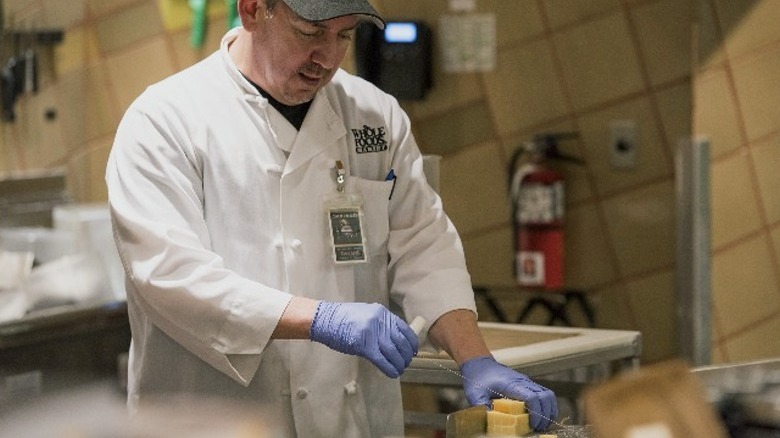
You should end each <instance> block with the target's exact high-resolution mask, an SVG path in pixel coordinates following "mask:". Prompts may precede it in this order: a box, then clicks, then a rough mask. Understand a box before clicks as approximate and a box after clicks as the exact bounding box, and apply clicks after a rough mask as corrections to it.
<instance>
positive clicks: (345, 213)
mask: <svg viewBox="0 0 780 438" xmlns="http://www.w3.org/2000/svg"><path fill="white" fill-rule="evenodd" d="M325 212H326V215H327V220H328V228H329V229H330V243H331V247H332V249H333V260H334V262H336V263H338V264H348V263H365V262H366V261H367V257H366V239H365V233H364V231H365V230H364V228H363V199H362V197H360V196H359V195H356V194H343V193H342V194H338V195H333V196H330V197H328V198H327V199H326V200H325Z"/></svg>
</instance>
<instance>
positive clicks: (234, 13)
mask: <svg viewBox="0 0 780 438" xmlns="http://www.w3.org/2000/svg"><path fill="white" fill-rule="evenodd" d="M225 3H226V4H227V25H228V29H232V28H234V27H236V26H241V19H240V18H239V17H238V10H237V9H236V4H237V3H238V0H225Z"/></svg>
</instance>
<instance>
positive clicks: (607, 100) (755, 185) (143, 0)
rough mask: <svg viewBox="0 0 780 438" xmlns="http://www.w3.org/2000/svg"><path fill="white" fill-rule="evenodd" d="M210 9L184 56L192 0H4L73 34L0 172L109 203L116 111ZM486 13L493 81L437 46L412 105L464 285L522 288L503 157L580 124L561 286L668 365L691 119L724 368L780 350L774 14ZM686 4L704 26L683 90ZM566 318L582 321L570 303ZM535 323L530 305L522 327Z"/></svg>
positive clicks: (32, 99)
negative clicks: (455, 236)
mask: <svg viewBox="0 0 780 438" xmlns="http://www.w3.org/2000/svg"><path fill="white" fill-rule="evenodd" d="M210 1H211V3H210V4H211V7H212V10H211V13H210V14H209V16H210V22H209V26H210V27H209V31H208V34H207V37H206V44H205V47H204V48H203V49H201V50H195V49H193V48H191V47H190V46H189V40H188V38H189V30H188V29H187V22H188V21H187V17H186V16H183V15H182V14H186V13H187V10H186V7H183V6H182V5H183V4H184V3H185V2H184V1H183V0H84V1H81V2H78V3H69V4H74V5H76V6H77V7H75V8H74V9H68V10H67V13H66V12H65V11H63V12H56V11H57V4H58V3H57V2H52V1H50V0H48V1H45V0H25V1H21V0H7V1H6V3H13V4H14V5H13V6H12V8H14V9H13V10H14V11H15V12H14V14H12V16H7V17H6V21H7V22H8V23H9V24H12V25H13V24H14V23H17V22H15V21H14V20H17V19H18V20H22V19H24V20H26V21H24V22H27V21H29V20H31V18H30V17H35V16H36V14H37V15H41V16H43V15H45V16H46V17H47V18H46V20H48V22H52V20H54V19H53V18H52V17H55V18H56V17H58V16H61V17H62V18H61V20H62V23H61V24H60V25H62V26H63V27H65V28H66V30H67V32H66V37H65V41H64V42H63V43H62V44H60V45H58V46H57V47H55V48H54V49H52V50H50V53H49V54H48V55H47V59H48V61H47V62H48V65H49V66H50V67H49V68H48V70H45V71H44V74H43V78H42V84H43V85H44V87H43V89H42V91H41V92H40V93H39V94H38V95H35V96H24V97H22V99H21V100H20V101H19V103H18V104H17V112H18V114H19V115H20V119H19V122H17V123H14V124H2V125H0V140H1V141H0V172H13V171H17V170H22V169H31V168H46V167H55V166H66V167H67V168H68V169H69V171H70V172H69V175H70V181H69V183H70V187H71V191H72V193H73V195H74V197H75V198H76V199H78V200H80V201H85V202H87V201H102V200H105V197H106V193H105V187H104V184H103V177H102V172H103V166H104V165H105V160H106V157H107V155H108V152H109V150H110V145H111V141H112V136H113V131H114V129H115V127H116V124H117V123H118V121H119V119H120V117H121V115H122V113H123V111H124V109H125V108H126V107H127V105H128V104H129V103H130V102H131V101H132V99H133V98H134V97H135V96H136V95H137V94H138V93H139V92H140V91H141V90H142V89H143V88H144V87H145V86H146V85H148V84H149V83H151V82H154V81H156V80H159V79H161V78H163V77H165V76H167V75H168V74H170V73H172V72H174V71H176V70H178V69H181V68H183V67H186V66H188V65H190V64H192V63H194V62H196V61H197V60H199V59H201V58H203V57H204V56H206V55H207V54H209V53H210V52H211V51H213V50H214V49H215V48H216V47H217V45H218V42H219V39H220V37H221V35H222V33H223V31H224V30H225V28H226V24H225V19H224V18H225V17H224V15H225V11H224V2H223V1H222V0H210ZM374 4H375V5H376V6H377V7H378V8H379V9H380V10H381V11H382V12H383V14H384V15H385V16H386V17H387V18H389V19H399V18H414V19H420V20H424V21H426V22H427V23H428V24H429V25H431V26H432V27H433V28H434V30H435V29H436V28H437V27H438V18H439V17H440V16H441V15H442V14H445V13H448V2H447V1H446V0H426V1H419V0H375V1H374ZM477 4H478V11H479V12H484V13H493V14H495V15H496V26H497V29H498V32H499V33H498V35H497V41H498V52H497V55H498V56H497V65H496V68H495V70H493V71H491V72H487V73H481V74H457V75H455V74H444V73H443V72H442V71H441V68H440V66H439V62H438V61H439V57H438V54H436V55H435V56H434V58H435V59H434V83H435V87H434V89H433V90H432V91H431V92H430V93H429V95H428V96H427V99H426V100H425V101H422V102H404V103H403V105H404V107H405V108H406V109H407V111H408V112H409V113H410V116H411V117H412V119H413V122H414V124H415V125H414V131H415V135H416V137H417V139H418V142H419V143H420V147H421V149H422V150H423V151H424V152H426V153H436V154H441V155H443V156H444V159H443V161H442V189H441V192H442V197H443V199H444V203H445V207H446V208H447V209H448V210H449V212H450V213H451V216H452V219H453V221H454V222H455V224H456V225H457V226H458V227H459V229H460V230H461V232H462V236H463V240H464V246H465V249H466V253H467V259H468V263H469V266H470V269H471V271H472V275H473V279H474V281H475V283H481V284H501V285H511V284H512V283H513V280H512V259H513V255H512V247H511V228H510V220H509V207H508V204H507V200H506V195H505V194H506V166H507V161H508V159H509V157H510V156H511V154H512V153H513V152H514V151H515V149H516V148H517V146H518V145H519V144H520V143H521V142H522V141H524V140H527V139H529V138H530V137H531V136H532V135H533V134H535V133H538V132H542V131H577V132H579V133H580V137H579V138H578V139H577V140H574V141H569V142H566V143H564V144H563V145H562V148H563V149H564V150H565V151H566V152H568V153H570V154H574V155H578V156H580V157H582V158H584V159H585V160H586V161H587V165H586V166H584V167H579V166H576V165H571V164H566V165H561V166H560V168H561V169H562V170H563V171H564V172H565V175H566V181H567V194H568V211H567V213H568V216H567V224H566V233H567V234H566V237H567V241H566V251H567V265H566V278H567V282H568V283H569V284H570V285H571V286H572V287H578V288H582V289H585V290H587V291H588V292H589V294H590V296H591V299H592V301H593V303H594V305H595V306H596V308H597V317H598V318H597V319H598V326H599V327H605V328H620V329H637V330H641V331H642V332H643V334H644V345H645V352H644V358H643V359H644V360H645V361H648V362H651V361H657V360H661V359H665V358H668V357H672V356H674V355H675V352H676V342H677V335H676V331H675V328H674V323H673V322H674V318H675V297H674V290H673V287H674V274H675V270H674V266H675V260H674V254H675V251H674V229H675V215H674V149H675V146H674V145H675V144H676V142H677V140H678V139H679V138H682V137H687V136H689V135H690V133H691V130H692V128H691V126H692V123H695V125H696V127H697V129H696V131H697V132H701V133H707V134H709V135H710V136H711V137H712V138H713V155H714V158H715V160H714V163H713V167H712V174H713V187H712V191H713V202H712V204H713V244H714V259H715V260H714V263H713V288H714V295H715V305H714V308H715V311H714V319H715V324H714V334H715V336H714V337H715V343H714V350H715V356H716V359H717V360H719V361H726V360H741V359H753V358H758V357H766V356H768V355H777V354H778V353H780V345H778V344H779V343H777V342H775V343H774V345H773V346H772V347H770V348H767V344H768V342H766V341H768V340H770V339H774V335H773V334H774V333H775V331H776V329H777V327H778V325H780V322H779V320H780V292H778V288H779V286H778V285H780V272H778V263H777V252H778V248H780V226H779V225H778V224H779V221H780V195H777V194H776V193H777V192H776V189H775V187H776V186H777V183H778V181H777V175H778V173H777V171H776V168H777V166H776V165H775V164H780V153H778V141H780V140H779V139H780V118H778V117H777V116H776V111H773V109H776V108H777V107H778V103H780V102H779V101H780V92H779V91H777V90H780V88H778V87H777V86H776V85H775V84H774V83H775V82H776V81H772V79H776V78H777V77H778V76H777V72H778V70H779V69H780V31H778V30H776V29H777V26H774V25H772V23H775V22H777V19H778V18H779V17H780V3H777V2H775V0H763V1H740V2H732V1H730V0H717V1H716V0H700V4H699V5H696V4H694V2H680V1H678V0H599V1H588V2H583V1H580V0H523V1H506V0H478V1H477ZM696 7H698V8H699V9H702V10H703V11H704V14H705V15H706V17H705V18H708V19H709V21H707V20H705V24H708V26H709V27H707V26H702V29H705V30H706V29H709V32H708V33H707V34H706V35H704V36H702V38H701V40H702V47H706V48H707V50H706V55H705V56H702V57H701V58H702V59H700V60H699V66H700V67H699V68H698V69H697V70H696V76H695V79H696V80H695V81H692V77H691V71H692V69H691V64H692V61H691V60H692V56H691V49H690V48H691V38H690V35H691V34H690V28H691V23H692V22H693V21H694V18H695V13H694V12H695V11H694V9H695V8H696ZM74 11H75V12H74ZM19 22H22V21H19ZM55 22H56V20H55ZM705 37H706V38H705ZM707 38H709V39H707ZM724 41H725V43H724ZM353 66H354V62H353V60H352V59H348V60H347V61H346V62H345V68H347V69H348V70H353ZM692 85H693V86H692ZM692 94H694V95H695V96H696V100H695V102H694V104H692V97H691V95H692ZM47 109H54V110H56V111H57V117H56V119H54V120H46V119H45V117H43V112H44V111H46V110H47ZM624 118H630V119H633V120H635V121H636V122H637V124H638V129H639V135H640V141H641V143H640V151H639V157H638V163H637V166H636V168H634V169H631V170H628V171H626V170H616V169H614V168H612V167H611V166H610V164H609V150H608V141H609V131H608V127H609V123H610V121H612V120H615V119H624ZM521 304H522V300H521V297H518V299H513V300H507V301H505V302H504V305H505V308H506V310H507V311H508V312H509V313H510V315H511V316H514V315H515V313H514V312H516V311H517V309H518V307H519V306H520V305H521ZM481 311H482V317H483V318H484V319H490V317H491V316H490V313H489V312H488V311H487V310H486V309H483V308H481ZM574 320H575V322H577V323H584V319H583V318H582V315H581V314H577V312H576V311H575V312H574ZM543 321H544V315H543V314H541V313H539V312H537V313H536V314H535V315H534V316H533V318H532V320H531V322H543ZM773 330H774V331H773ZM770 344H771V343H770Z"/></svg>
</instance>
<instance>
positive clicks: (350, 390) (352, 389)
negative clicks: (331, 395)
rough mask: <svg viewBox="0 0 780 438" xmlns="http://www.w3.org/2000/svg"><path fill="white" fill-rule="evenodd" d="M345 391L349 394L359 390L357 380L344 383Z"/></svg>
mask: <svg viewBox="0 0 780 438" xmlns="http://www.w3.org/2000/svg"><path fill="white" fill-rule="evenodd" d="M344 392H346V393H347V394H348V395H354V394H357V392H358V385H357V382H355V381H354V380H353V381H351V382H349V383H347V384H346V385H344Z"/></svg>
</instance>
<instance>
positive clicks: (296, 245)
mask: <svg viewBox="0 0 780 438" xmlns="http://www.w3.org/2000/svg"><path fill="white" fill-rule="evenodd" d="M290 245H292V248H293V249H294V250H296V251H298V250H300V249H301V246H303V242H301V240H300V239H293V241H292V242H290Z"/></svg>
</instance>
